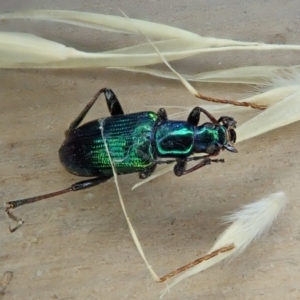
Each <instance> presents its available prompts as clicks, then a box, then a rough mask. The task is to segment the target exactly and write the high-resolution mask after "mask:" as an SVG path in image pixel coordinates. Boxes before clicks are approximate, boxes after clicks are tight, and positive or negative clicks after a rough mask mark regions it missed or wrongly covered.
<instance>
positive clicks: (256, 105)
mask: <svg viewBox="0 0 300 300" xmlns="http://www.w3.org/2000/svg"><path fill="white" fill-rule="evenodd" d="M120 11H121V13H122V14H123V15H124V16H125V17H126V18H127V19H128V21H131V20H130V18H128V17H127V15H126V14H125V13H124V12H123V11H122V10H120ZM133 26H134V25H133ZM137 31H138V32H140V34H141V35H143V36H144V37H145V38H146V39H147V41H148V42H149V43H150V44H151V45H152V47H153V48H154V49H155V51H156V52H157V54H158V55H159V57H160V58H161V60H162V61H163V63H164V64H165V65H166V66H167V67H168V68H169V69H170V70H171V71H172V72H173V73H174V74H175V75H176V76H177V77H178V78H179V80H180V81H181V83H182V84H183V85H184V86H185V87H186V88H187V90H188V91H189V92H190V93H191V94H192V95H194V96H195V97H197V98H199V99H202V100H206V101H210V102H215V103H223V104H231V105H235V106H246V107H251V108H255V109H260V110H264V109H266V108H267V107H266V106H265V105H259V104H255V103H248V102H238V101H233V100H225V99H217V98H212V97H208V96H204V95H201V94H200V93H198V91H197V90H196V89H195V88H194V87H193V86H192V85H191V84H190V83H189V82H188V81H187V80H186V79H185V78H183V76H181V75H180V74H179V73H178V72H177V71H176V70H175V69H173V67H172V66H171V65H170V64H169V62H168V61H167V60H166V59H165V57H164V56H163V55H162V53H161V52H160V51H159V49H158V48H157V47H156V45H155V44H154V43H153V42H152V41H151V40H150V38H149V37H148V36H146V35H145V34H143V33H142V32H141V31H140V30H139V29H138V28H137Z"/></svg>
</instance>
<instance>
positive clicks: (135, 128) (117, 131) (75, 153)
mask: <svg viewBox="0 0 300 300" xmlns="http://www.w3.org/2000/svg"><path fill="white" fill-rule="evenodd" d="M157 121H158V117H157V115H156V114H155V113H153V112H139V113H133V114H128V115H120V116H112V117H108V118H104V119H99V120H95V121H92V122H89V123H86V124H84V125H82V126H80V127H78V128H77V129H76V130H74V132H73V133H72V135H71V136H70V137H68V138H67V139H66V141H65V142H64V144H63V145H62V147H61V148H60V150H59V154H60V160H61V162H62V164H63V165H64V166H65V168H66V169H67V170H68V171H69V172H70V173H73V174H75V175H78V176H99V175H100V176H101V175H105V176H106V175H112V169H111V165H110V161H109V158H108V155H107V152H106V149H105V145H104V140H103V136H102V135H101V130H100V126H101V125H102V126H103V132H104V137H105V140H106V142H107V146H108V149H109V151H110V155H111V158H112V160H113V161H114V164H115V168H116V170H117V172H118V174H128V173H133V172H139V171H143V170H144V169H146V168H149V167H152V166H153V165H154V164H155V159H156V156H155V151H154V148H153V145H152V144H153V143H152V140H153V136H152V135H153V128H154V127H155V125H156V124H157Z"/></svg>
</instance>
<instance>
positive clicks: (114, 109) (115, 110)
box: [104, 89, 124, 116]
mask: <svg viewBox="0 0 300 300" xmlns="http://www.w3.org/2000/svg"><path fill="white" fill-rule="evenodd" d="M104 95H105V99H106V104H107V107H108V110H109V112H110V114H111V115H112V116H117V115H124V111H123V108H122V106H121V104H120V101H119V100H118V98H117V96H116V95H115V93H114V92H113V91H112V90H111V89H105V91H104Z"/></svg>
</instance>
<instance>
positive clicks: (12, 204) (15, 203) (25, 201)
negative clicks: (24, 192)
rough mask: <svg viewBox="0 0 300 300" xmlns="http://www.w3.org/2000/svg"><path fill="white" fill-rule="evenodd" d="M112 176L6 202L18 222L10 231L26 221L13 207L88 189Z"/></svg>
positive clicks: (6, 209)
mask: <svg viewBox="0 0 300 300" xmlns="http://www.w3.org/2000/svg"><path fill="white" fill-rule="evenodd" d="M110 178H111V176H106V177H103V176H102V177H97V178H91V179H88V180H84V181H80V182H77V183H74V184H72V185H71V186H70V187H69V188H66V189H64V190H60V191H56V192H52V193H48V194H44V195H39V196H35V197H30V198H26V199H20V200H15V201H9V202H6V203H5V205H6V208H5V211H6V213H7V216H8V217H9V218H10V219H12V220H13V221H15V222H17V223H18V224H17V225H16V226H15V227H12V228H11V227H9V230H10V232H14V231H16V230H17V229H18V228H19V227H21V226H22V224H23V223H24V221H23V220H22V219H19V218H17V217H16V216H14V215H13V213H12V212H11V211H10V210H11V209H14V208H16V207H19V206H22V205H25V204H30V203H34V202H38V201H41V200H43V199H47V198H52V197H55V196H59V195H62V194H65V193H68V192H75V191H79V190H83V189H87V188H90V187H92V186H95V185H98V184H100V183H103V182H105V181H107V180H108V179H110Z"/></svg>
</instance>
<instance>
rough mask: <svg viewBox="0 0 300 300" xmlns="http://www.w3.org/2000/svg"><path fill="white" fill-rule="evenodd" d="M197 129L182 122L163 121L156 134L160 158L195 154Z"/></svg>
mask: <svg viewBox="0 0 300 300" xmlns="http://www.w3.org/2000/svg"><path fill="white" fill-rule="evenodd" d="M194 130H195V127H194V126H192V125H190V124H188V123H187V122H182V121H163V122H161V123H160V124H159V126H158V128H157V130H156V133H155V143H156V148H157V151H158V156H160V157H186V156H189V155H191V154H192V153H193V136H194Z"/></svg>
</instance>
